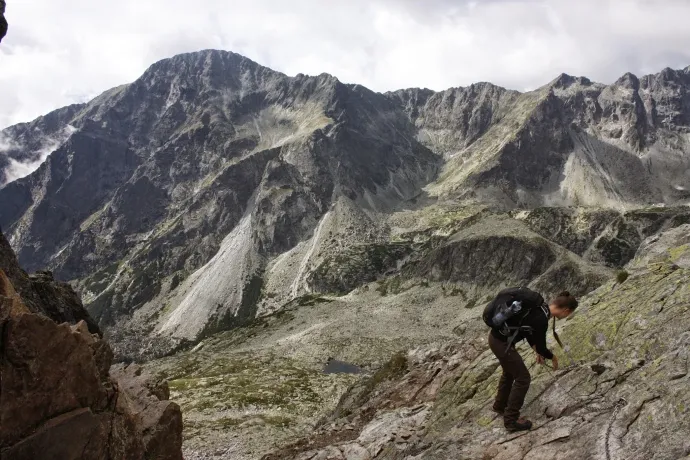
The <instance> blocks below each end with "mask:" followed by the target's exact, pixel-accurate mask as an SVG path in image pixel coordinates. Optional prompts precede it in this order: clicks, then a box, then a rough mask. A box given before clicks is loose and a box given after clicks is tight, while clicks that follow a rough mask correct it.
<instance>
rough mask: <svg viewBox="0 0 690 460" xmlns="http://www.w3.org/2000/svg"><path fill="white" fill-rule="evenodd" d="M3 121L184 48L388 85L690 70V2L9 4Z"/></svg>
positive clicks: (1, 59)
mask: <svg viewBox="0 0 690 460" xmlns="http://www.w3.org/2000/svg"><path fill="white" fill-rule="evenodd" d="M7 17H8V18H9V21H10V24H11V29H10V34H9V35H8V36H7V37H6V38H5V39H4V40H3V43H2V45H0V68H1V69H2V71H0V107H1V108H2V110H0V126H7V125H9V124H12V123H16V122H20V121H27V120H30V119H32V118H34V117H36V116H38V115H40V114H43V113H45V112H47V111H49V110H51V109H54V108H57V107H60V106H63V105H66V104H69V103H73V102H80V101H84V100H86V99H88V98H90V97H94V96H96V95H97V94H99V93H100V92H102V91H103V90H105V89H108V88H110V87H113V86H116V85H119V84H122V83H124V82H128V81H132V80H134V79H135V78H137V77H138V76H139V75H140V74H141V73H142V72H143V71H144V70H145V69H146V67H148V66H149V65H150V64H151V63H153V62H154V61H156V60H159V59H163V58H165V57H170V56H172V55H174V54H177V53H180V52H187V51H195V50H199V49H203V48H221V49H228V50H232V51H235V52H238V53H241V54H244V55H246V56H248V57H250V58H252V59H254V60H256V61H257V62H259V63H261V64H264V65H267V66H269V67H272V68H274V69H276V70H280V71H283V72H285V73H288V74H296V73H300V72H302V73H307V74H318V73H321V72H328V73H331V74H334V75H336V76H337V77H339V78H340V79H341V80H342V81H345V82H357V83H361V84H363V85H365V86H368V87H370V88H372V89H375V90H379V91H385V90H393V89H397V88H402V87H410V86H425V87H430V88H432V89H437V90H439V89H444V88H447V87H451V86H464V85H468V84H470V83H473V82H476V81H492V82H494V83H497V84H500V85H503V86H507V87H510V88H515V89H520V90H524V89H531V88H535V87H537V86H540V85H542V84H544V83H546V82H547V81H549V80H550V79H552V78H554V77H555V76H556V75H558V74H559V73H561V72H567V73H571V74H575V75H587V76H589V77H590V78H592V79H594V80H598V81H603V82H611V81H613V80H615V79H616V78H617V77H618V76H620V75H621V74H623V73H624V72H626V71H632V72H634V73H637V74H645V73H651V72H657V71H659V70H661V69H662V68H663V67H666V66H670V67H675V68H679V67H685V66H686V65H688V64H690V28H688V27H687V25H686V22H687V19H686V18H688V17H690V2H688V1H686V0H663V1H654V0H577V1H572V0H548V1H547V0H481V1H479V0H477V1H470V0H424V1H422V0H349V1H347V2H345V1H332V2H323V1H319V0H291V1H289V2H286V1H283V0H255V1H252V2H245V1H243V2H239V1H234V0H233V1H227V0H226V1H222V0H197V1H196V2H186V1H182V0H146V1H137V0H120V1H119V2H117V3H116V4H114V3H113V2H106V1H104V0H90V1H87V0H64V1H62V2H54V1H49V0H34V1H32V2H24V1H22V0H14V1H10V3H9V5H8V10H7Z"/></svg>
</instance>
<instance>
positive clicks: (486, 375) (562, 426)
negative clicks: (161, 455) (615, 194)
mask: <svg viewBox="0 0 690 460" xmlns="http://www.w3.org/2000/svg"><path fill="white" fill-rule="evenodd" d="M688 235H690V226H689V225H684V226H682V227H678V228H676V229H673V230H670V231H668V232H664V233H662V234H661V235H660V236H659V237H654V238H651V239H649V240H647V241H646V242H645V244H644V245H643V247H642V248H641V249H640V251H639V252H638V253H637V256H636V258H635V259H634V261H633V262H632V263H631V264H630V266H629V267H628V268H630V269H631V270H633V273H632V275H631V276H630V278H628V279H627V280H625V281H624V282H623V283H620V282H616V281H614V280H612V281H610V282H608V283H606V284H604V285H603V286H602V287H600V288H599V289H597V290H595V291H594V292H592V293H591V294H589V295H587V296H586V297H584V298H583V299H582V305H581V307H580V308H579V309H578V312H577V314H576V315H574V316H573V317H572V318H571V319H569V320H568V321H566V322H565V324H564V325H563V326H562V327H561V329H562V330H561V337H562V339H563V341H564V343H565V344H566V348H567V349H568V350H569V352H565V354H563V355H561V354H562V353H564V352H563V351H561V350H559V349H558V348H555V349H554V350H555V352H556V353H557V354H558V355H559V356H561V363H563V368H562V369H560V370H558V371H556V372H554V371H551V370H550V369H547V368H545V367H544V368H540V367H539V366H538V365H537V364H536V363H535V362H534V359H533V357H534V354H533V353H531V352H529V351H528V350H522V353H523V356H527V357H528V360H527V364H528V366H529V367H530V369H531V370H532V375H533V379H532V388H530V392H529V394H528V398H527V401H526V404H525V407H524V414H525V415H526V416H527V417H529V418H531V419H532V420H534V422H535V427H534V428H533V429H532V430H531V431H529V432H522V433H515V434H509V433H506V432H505V430H504V429H503V427H502V423H501V418H500V417H497V416H496V414H495V413H493V412H492V411H491V404H492V402H493V396H494V394H495V388H496V382H497V379H498V377H499V375H500V369H499V366H498V362H497V361H496V359H495V358H494V357H493V355H492V354H491V352H490V351H489V350H488V347H487V345H486V330H485V328H484V327H482V325H481V320H480V319H478V318H477V317H474V318H472V319H470V320H468V321H467V322H466V324H464V326H463V331H464V333H463V336H462V337H461V338H460V339H458V340H456V341H454V343H447V344H446V345H444V346H442V347H440V348H430V347H426V348H422V349H416V350H412V351H410V353H409V354H408V355H407V356H405V355H397V356H395V357H394V358H393V359H392V360H391V361H390V362H389V363H388V364H387V365H384V366H382V367H381V368H380V370H379V371H378V372H377V373H375V374H374V375H373V376H371V377H369V378H366V379H363V380H361V381H360V382H359V383H358V384H356V385H354V386H352V387H351V389H350V390H349V391H348V392H347V393H346V394H345V395H344V396H343V397H342V398H341V400H340V402H339V404H338V406H337V408H336V410H335V411H333V412H332V414H331V415H330V416H329V417H326V418H324V419H323V420H322V421H321V423H320V425H319V427H318V429H317V430H315V431H314V432H313V433H311V434H310V435H309V436H308V437H305V438H302V439H299V440H297V441H293V443H291V444H289V445H287V446H284V447H282V448H281V449H278V450H276V451H274V452H273V453H271V454H268V455H266V456H264V457H263V458H264V459H265V460H277V459H299V460H307V459H333V460H354V459H412V458H414V459H419V460H422V459H435V460H436V459H437V460H445V459H450V458H462V459H465V458H467V459H487V460H489V459H493V460H503V459H515V458H518V459H544V460H546V459H565V458H567V459H582V460H586V459H593V458H602V459H623V458H625V459H659V460H662V459H663V460H670V459H681V458H688V455H690V444H688V437H687V436H688V433H690V425H689V424H688V423H689V421H690V417H689V416H688V411H689V410H690V409H689V408H690V400H689V396H688V391H687V388H688V384H689V379H690V374H689V370H690V369H689V368H688V365H689V364H690V361H689V360H690V356H689V350H690V347H689V344H688V340H690V333H689V332H688V329H689V328H690V324H688V322H689V321H688V313H689V312H690V247H689V246H688V241H689V239H688Z"/></svg>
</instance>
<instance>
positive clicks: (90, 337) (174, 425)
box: [0, 248, 182, 460]
mask: <svg viewBox="0 0 690 460" xmlns="http://www.w3.org/2000/svg"><path fill="white" fill-rule="evenodd" d="M0 249H3V248H0ZM2 252H3V256H4V258H3V260H2V267H0V330H2V341H1V342H0V456H2V458H8V459H9V458H11V459H17V460H23V459H26V460H30V459H31V460H35V459H42V458H59V459H65V460H68V459H74V460H77V459H94V460H96V459H103V458H111V459H123V460H124V459H128V460H129V459H160V460H164V459H181V458H182V454H181V450H180V446H181V434H182V423H181V414H180V410H179V407H178V406H177V405H176V404H175V403H173V402H170V401H163V400H162V399H164V397H165V396H166V395H165V394H164V393H162V392H161V391H160V390H158V391H157V389H156V388H155V387H151V386H150V385H146V384H145V382H144V381H141V380H138V379H133V378H131V376H130V375H129V374H128V373H123V374H122V375H115V374H111V373H110V371H109V370H110V365H111V362H112V358H113V353H112V351H111V349H110V347H109V346H108V344H107V343H106V342H104V341H103V339H102V338H101V337H100V336H99V335H98V334H95V333H92V332H91V331H89V327H88V325H87V323H86V322H85V321H84V320H80V321H79V322H78V323H77V324H74V325H70V324H69V323H68V322H62V323H61V324H58V323H56V322H55V321H54V320H53V319H52V318H50V317H49V316H48V314H46V313H44V312H45V311H46V309H44V308H39V310H40V311H38V312H34V311H32V310H31V309H30V308H29V307H28V306H27V305H26V303H25V302H24V299H23V298H22V296H21V295H20V293H19V292H18V291H17V290H16V289H15V287H14V285H13V282H12V281H11V280H10V278H9V277H8V276H7V275H6V274H5V270H6V269H7V270H8V272H10V273H13V274H14V276H19V277H20V282H21V281H26V280H25V279H23V277H24V276H26V275H25V274H24V273H23V272H21V271H18V269H17V267H16V266H14V265H13V264H14V262H15V261H14V259H13V258H12V257H10V255H8V254H5V253H4V252H5V251H4V249H3V250H2ZM5 256H6V257H5ZM32 282H33V281H29V284H28V286H29V288H31V287H32V286H31V283H32ZM45 282H46V283H47V282H48V281H45ZM50 282H52V279H51V280H50ZM47 289H48V288H47ZM53 289H54V288H53ZM61 289H62V290H63V291H69V292H70V293H71V295H72V296H74V298H75V299H76V301H77V302H78V304H79V307H80V308H82V311H83V307H81V303H80V302H79V301H78V297H76V295H75V294H74V292H73V291H71V288H68V287H67V286H61ZM47 292H59V291H55V290H53V291H49V290H48V291H45V290H44V291H42V294H43V295H47V294H46V293H47ZM37 298H38V299H40V298H41V296H38V297H37ZM54 300H55V301H59V299H54ZM33 306H34V308H37V307H41V306H42V305H41V304H34V305H33ZM48 313H51V312H50V311H48ZM66 316H67V317H66V318H65V319H66V320H67V319H71V318H72V317H71V316H70V315H66ZM155 393H158V394H159V395H161V396H162V397H161V400H159V399H158V398H157V397H156V396H153V394H155Z"/></svg>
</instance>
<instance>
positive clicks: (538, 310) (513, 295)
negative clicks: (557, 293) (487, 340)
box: [491, 288, 553, 359]
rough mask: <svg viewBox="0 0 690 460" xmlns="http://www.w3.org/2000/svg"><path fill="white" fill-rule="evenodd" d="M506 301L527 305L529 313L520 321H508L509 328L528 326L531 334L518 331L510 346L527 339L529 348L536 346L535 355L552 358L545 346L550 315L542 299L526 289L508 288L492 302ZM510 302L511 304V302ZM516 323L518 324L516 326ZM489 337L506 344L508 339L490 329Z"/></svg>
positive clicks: (495, 330)
mask: <svg viewBox="0 0 690 460" xmlns="http://www.w3.org/2000/svg"><path fill="white" fill-rule="evenodd" d="M508 299H512V300H520V301H522V303H523V305H525V306H526V305H529V307H530V311H529V313H527V314H526V315H525V316H524V317H521V318H520V319H517V318H511V319H509V320H508V325H509V326H518V325H519V326H529V327H531V328H532V331H531V333H529V332H526V331H519V332H518V334H517V336H515V339H514V340H513V344H512V346H515V344H516V343H517V342H519V341H521V340H523V339H527V343H529V344H530V346H536V349H537V353H539V354H540V355H541V356H543V357H544V358H546V359H551V358H553V353H551V350H549V349H548V348H547V346H546V333H547V331H548V329H549V318H550V317H551V313H550V311H549V307H548V306H547V305H546V304H545V303H544V298H543V297H542V296H541V295H539V294H538V293H536V292H534V291H532V290H529V289H526V288H509V289H505V290H503V291H501V292H499V293H498V295H497V296H496V299H494V302H505V301H507V300H508ZM512 300H511V302H512ZM516 322H519V324H517V323H516ZM491 335H492V336H494V337H496V338H497V339H498V340H501V341H502V342H507V341H508V337H507V336H505V335H503V334H501V331H500V330H499V329H495V328H494V329H491Z"/></svg>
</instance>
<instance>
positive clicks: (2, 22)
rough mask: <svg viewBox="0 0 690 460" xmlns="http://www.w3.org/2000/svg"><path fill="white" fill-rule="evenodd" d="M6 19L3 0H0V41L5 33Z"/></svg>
mask: <svg viewBox="0 0 690 460" xmlns="http://www.w3.org/2000/svg"><path fill="white" fill-rule="evenodd" d="M7 28H8V25H7V19H5V0H0V42H2V39H3V38H5V35H7Z"/></svg>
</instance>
